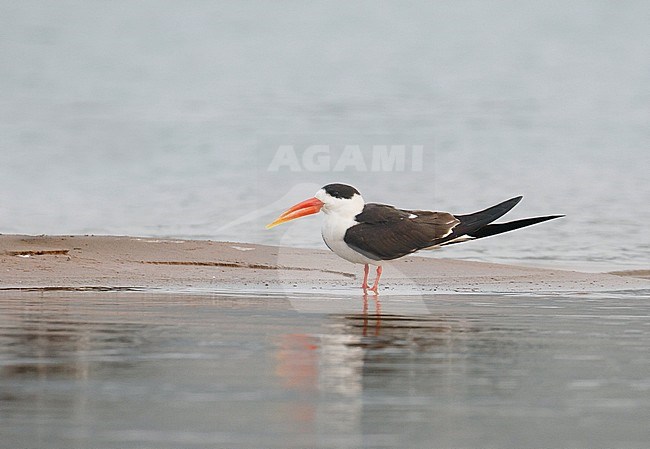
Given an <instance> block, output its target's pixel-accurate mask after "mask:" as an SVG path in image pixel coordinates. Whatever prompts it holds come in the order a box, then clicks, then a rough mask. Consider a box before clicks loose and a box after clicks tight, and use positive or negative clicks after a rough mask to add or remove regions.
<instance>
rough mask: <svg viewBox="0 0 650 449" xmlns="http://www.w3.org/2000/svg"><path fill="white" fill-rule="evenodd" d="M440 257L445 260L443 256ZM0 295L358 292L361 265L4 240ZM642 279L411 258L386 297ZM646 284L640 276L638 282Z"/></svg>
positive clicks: (151, 246)
mask: <svg viewBox="0 0 650 449" xmlns="http://www.w3.org/2000/svg"><path fill="white" fill-rule="evenodd" d="M441 254H442V253H441ZM0 266H1V267H2V270H1V272H0V288H2V289H79V290H83V289H91V290H93V289H94V290H97V289H119V288H134V289H163V290H172V291H179V290H183V289H199V290H205V289H212V290H231V291H241V290H247V291H259V290H262V291H269V292H274V291H276V292H277V291H290V292H291V291H293V292H297V291H309V290H314V289H316V290H319V291H323V290H324V291H338V292H340V291H348V290H349V291H356V290H358V285H359V284H360V282H361V279H360V277H361V275H362V267H361V265H354V264H351V263H348V262H346V261H343V260H341V259H340V258H338V257H337V256H336V255H334V254H333V253H331V252H330V251H327V250H314V249H300V248H286V247H275V246H265V245H253V244H243V243H231V242H215V241H205V240H171V239H151V238H138V237H115V236H25V235H0ZM647 276H648V272H645V271H635V272H620V273H618V274H600V273H596V274H594V273H581V272H576V271H566V270H549V269H539V268H528V267H521V266H509V265H499V264H492V263H482V262H470V261H460V260H452V259H446V258H429V257H418V256H411V257H406V258H404V259H401V260H398V261H393V262H391V263H388V264H386V265H385V266H384V274H383V276H382V285H381V287H382V290H381V291H383V292H385V293H394V294H395V293H396V294H409V293H418V292H420V293H428V292H478V293H551V292H593V291H620V290H638V289H647V288H650V280H648V279H647ZM644 277H645V279H644Z"/></svg>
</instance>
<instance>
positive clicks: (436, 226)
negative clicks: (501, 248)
mask: <svg viewBox="0 0 650 449" xmlns="http://www.w3.org/2000/svg"><path fill="white" fill-rule="evenodd" d="M521 198H522V197H521V196H518V197H515V198H511V199H509V200H506V201H504V202H502V203H499V204H497V205H496V206H492V207H489V208H487V209H485V210H481V211H478V212H474V213H473V214H467V215H455V216H454V215H452V214H450V213H448V212H430V211H421V210H401V209H396V208H394V207H393V206H386V205H383V204H366V206H365V207H364V209H363V211H362V212H361V213H360V214H359V215H357V216H356V217H355V220H356V221H357V222H358V223H359V224H358V225H355V226H352V227H351V228H350V229H348V230H347V232H346V233H345V237H344V240H345V243H347V244H348V245H349V246H350V247H351V248H352V249H354V250H355V251H358V252H359V253H361V254H363V255H365V256H366V257H369V258H371V259H374V260H391V259H397V258H398V257H402V256H405V255H407V254H411V253H413V252H415V251H417V250H420V249H424V248H431V247H434V246H442V245H448V244H452V243H459V242H462V241H466V240H475V239H480V238H483V237H489V236H491V235H497V234H501V233H503V232H508V231H513V230H515V229H519V228H523V227H526V226H530V225H533V224H536V223H541V222H543V221H546V220H552V219H554V218H559V217H562V216H563V215H548V216H545V217H533V218H524V219H521V220H515V221H511V222H508V223H498V224H490V223H492V222H493V221H495V220H497V219H498V218H499V217H501V216H503V215H505V214H506V213H507V212H508V211H509V210H510V209H512V208H513V207H515V206H516V205H517V203H519V201H521Z"/></svg>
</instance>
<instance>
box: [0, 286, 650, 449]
mask: <svg viewBox="0 0 650 449" xmlns="http://www.w3.org/2000/svg"><path fill="white" fill-rule="evenodd" d="M648 299H650V292H645V293H643V292H641V293H639V292H637V293H612V294H590V295H575V296H571V295H569V296H530V297H522V296H484V295H471V296H468V295H451V296H447V295H433V296H425V297H410V296H401V297H398V296H390V295H387V296H382V297H381V299H380V301H379V302H377V301H376V300H375V299H374V298H373V297H370V298H367V299H365V300H364V298H363V297H362V296H361V295H359V296H355V297H343V296H319V295H311V296H301V295H296V296H293V297H292V296H289V297H287V296H279V295H278V296H275V295H256V294H245V293H239V294H228V293H221V294H209V295H207V294H171V293H154V294H152V293H145V292H94V293H93V292H83V293H79V292H11V291H5V292H2V293H1V294H0V434H1V435H2V438H1V440H0V447H2V448H36V447H48V448H66V449H68V448H77V447H78V448H89V447H97V448H146V447H156V448H205V447H229V448H237V447H277V448H281V447H323V448H326V447H427V448H430V447H445V448H449V447H482V448H486V447H487V448H489V447H495V448H496V447H499V448H510V447H512V448H534V447H535V448H539V447H572V448H597V447H617V448H645V447H647V445H648V441H650V430H649V428H648V425H647V423H648V422H650V374H649V373H650V359H649V358H648V347H650V305H649V304H650V302H649V301H648Z"/></svg>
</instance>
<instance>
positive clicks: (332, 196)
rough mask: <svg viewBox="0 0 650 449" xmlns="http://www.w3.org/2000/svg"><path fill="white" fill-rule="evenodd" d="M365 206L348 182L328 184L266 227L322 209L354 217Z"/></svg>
mask: <svg viewBox="0 0 650 449" xmlns="http://www.w3.org/2000/svg"><path fill="white" fill-rule="evenodd" d="M363 206H364V201H363V198H362V197H361V194H360V193H359V191H358V190H357V189H355V188H354V187H352V186H349V185H347V184H328V185H326V186H324V187H323V188H322V189H320V190H319V191H318V192H316V195H314V196H313V197H312V198H309V199H306V200H305V201H301V202H300V203H298V204H296V205H294V206H292V207H290V208H289V209H287V210H286V211H284V212H283V213H282V214H281V215H280V216H279V217H278V218H277V219H276V220H275V221H273V222H271V223H269V224H267V225H266V228H267V229H271V228H272V227H275V226H277V225H279V224H282V223H286V222H287V221H291V220H295V219H296V218H300V217H304V216H306V215H312V214H315V213H318V212H320V211H323V213H324V214H328V215H329V214H335V215H340V216H345V217H350V218H354V217H355V216H356V215H358V214H360V213H361V211H362V210H363Z"/></svg>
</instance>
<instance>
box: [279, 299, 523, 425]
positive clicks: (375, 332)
mask: <svg viewBox="0 0 650 449" xmlns="http://www.w3.org/2000/svg"><path fill="white" fill-rule="evenodd" d="M383 301H384V303H382V299H380V298H379V297H378V296H376V295H364V296H363V302H362V303H360V310H359V313H351V314H340V315H338V314H333V315H330V316H329V318H328V322H327V325H326V329H325V331H324V332H320V333H317V334H286V335H284V336H282V338H281V339H280V341H279V345H278V349H277V353H276V361H277V366H276V371H275V372H276V375H277V376H278V377H279V378H280V379H281V382H282V385H283V386H284V387H285V388H287V389H288V390H291V391H293V392H298V395H297V397H296V399H295V401H293V402H292V403H291V404H287V407H288V408H289V410H290V411H289V413H291V414H292V415H294V414H295V415H296V419H301V421H303V422H308V423H313V421H312V419H315V417H317V416H319V415H320V414H323V413H326V414H329V413H336V414H337V416H339V418H340V419H337V423H338V424H337V425H339V426H341V428H338V429H332V431H345V430H346V429H344V428H342V427H345V426H354V425H356V424H355V423H357V424H358V423H359V422H360V420H361V419H362V416H363V414H364V411H363V410H364V399H363V398H364V393H368V392H371V391H375V390H376V391H377V393H378V394H387V395H389V396H392V395H400V394H403V392H404V391H407V390H408V391H409V392H410V394H412V395H414V396H419V395H424V396H428V395H442V396H444V397H455V396H456V395H458V394H467V388H468V385H472V384H478V385H481V388H482V389H485V390H490V389H492V391H498V392H499V394H502V391H501V390H502V387H500V384H502V380H503V379H502V375H501V374H500V373H501V372H502V370H503V369H504V368H505V367H507V366H510V365H512V364H516V363H517V356H518V354H521V353H525V352H526V351H527V350H528V348H523V346H522V343H520V342H519V339H518V335H520V333H521V332H522V330H521V329H509V328H504V327H494V325H490V324H489V323H490V322H491V321H489V320H487V321H486V320H481V319H476V317H474V318H472V317H467V316H466V315H465V314H463V313H458V314H455V313H453V312H452V313H447V314H444V315H442V314H441V315H434V314H432V313H431V312H430V311H428V310H427V311H426V312H425V311H423V312H422V313H415V314H394V313H387V310H395V309H397V310H400V309H399V308H398V307H396V304H398V303H397V302H396V301H399V299H393V298H390V297H384V298H383ZM401 310H405V309H401ZM419 310H423V309H419ZM452 310H453V309H452ZM322 395H328V396H329V395H335V397H336V398H337V400H336V401H335V402H331V401H330V402H328V401H319V400H315V398H318V397H322ZM330 408H331V409H330ZM334 408H335V409H336V410H334Z"/></svg>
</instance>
